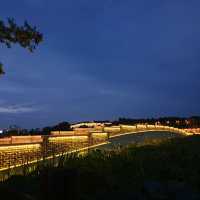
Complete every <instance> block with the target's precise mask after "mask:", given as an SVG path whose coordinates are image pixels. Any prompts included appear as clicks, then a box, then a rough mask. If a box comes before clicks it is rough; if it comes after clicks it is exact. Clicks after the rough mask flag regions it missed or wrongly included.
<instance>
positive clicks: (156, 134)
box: [98, 131, 183, 149]
mask: <svg viewBox="0 0 200 200" xmlns="http://www.w3.org/2000/svg"><path fill="white" fill-rule="evenodd" d="M175 137H183V135H182V134H179V133H174V132H169V131H144V132H140V133H135V132H134V133H132V134H131V133H128V134H124V135H120V136H118V137H113V138H110V139H109V143H108V144H104V145H102V146H99V147H98V148H99V149H111V148H114V147H115V146H118V145H122V146H123V145H128V144H136V143H141V142H144V141H145V140H146V139H147V140H148V139H169V138H175Z"/></svg>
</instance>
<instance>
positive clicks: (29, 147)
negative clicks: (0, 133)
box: [0, 144, 40, 151]
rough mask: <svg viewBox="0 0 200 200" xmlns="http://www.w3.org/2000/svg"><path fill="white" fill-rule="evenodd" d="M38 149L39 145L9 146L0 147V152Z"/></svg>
mask: <svg viewBox="0 0 200 200" xmlns="http://www.w3.org/2000/svg"><path fill="white" fill-rule="evenodd" d="M33 148H40V144H23V145H10V146H0V150H4V149H5V150H7V149H9V150H11V151H12V150H13V149H14V150H15V149H17V150H18V149H33Z"/></svg>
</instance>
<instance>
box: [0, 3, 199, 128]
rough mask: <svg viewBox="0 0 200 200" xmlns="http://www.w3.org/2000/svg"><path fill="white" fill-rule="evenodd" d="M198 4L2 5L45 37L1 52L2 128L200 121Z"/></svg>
mask: <svg viewBox="0 0 200 200" xmlns="http://www.w3.org/2000/svg"><path fill="white" fill-rule="evenodd" d="M199 10H200V1H199V0H57V1H55V0H15V1H13V0H1V6H0V18H1V19H3V20H6V18H7V17H14V18H15V19H16V22H17V23H18V24H22V23H23V21H24V20H28V22H29V23H30V24H33V25H36V26H37V27H38V29H39V30H40V31H41V32H42V33H43V34H44V42H43V43H42V44H41V45H39V46H38V48H37V49H36V51H35V52H34V53H33V54H31V53H29V52H28V51H27V50H25V49H22V48H20V47H19V46H14V47H13V48H12V49H7V48H6V47H5V46H2V45H1V46H0V61H1V62H2V63H3V64H4V66H5V68H4V69H5V71H6V74H5V75H4V76H3V77H1V78H0V94H1V97H0V127H2V128H3V127H6V126H8V125H12V124H17V125H19V126H21V127H43V126H47V125H53V124H56V123H57V122H60V121H69V122H75V121H82V120H84V121H85V120H106V119H109V120H112V119H117V118H118V117H132V118H139V117H145V118H146V117H159V116H192V115H200V11H199Z"/></svg>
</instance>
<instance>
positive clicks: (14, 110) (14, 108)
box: [0, 105, 38, 114]
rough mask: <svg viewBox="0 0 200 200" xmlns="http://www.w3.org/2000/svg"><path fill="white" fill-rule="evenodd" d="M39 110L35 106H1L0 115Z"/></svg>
mask: <svg viewBox="0 0 200 200" xmlns="http://www.w3.org/2000/svg"><path fill="white" fill-rule="evenodd" d="M37 110H38V108H36V107H34V106H33V105H9V106H6V105H5V106H0V113H7V114H20V113H27V112H35V111H37Z"/></svg>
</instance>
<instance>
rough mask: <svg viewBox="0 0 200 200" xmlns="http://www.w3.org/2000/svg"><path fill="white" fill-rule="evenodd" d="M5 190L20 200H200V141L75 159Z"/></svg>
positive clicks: (176, 141)
mask: <svg viewBox="0 0 200 200" xmlns="http://www.w3.org/2000/svg"><path fill="white" fill-rule="evenodd" d="M147 144H148V145H147ZM3 186H4V187H5V186H6V187H7V188H9V190H13V189H15V191H18V192H19V194H23V195H24V196H23V197H21V199H22V200H23V198H30V196H31V197H32V198H33V199H44V200H53V199H57V200H63V199H68V200H71V199H82V200H90V199H115V200H116V199H138V200H140V199H141V200H143V199H181V200H182V199H200V196H199V192H200V137H199V136H192V137H186V138H176V139H171V140H168V141H165V142H160V141H159V142H158V143H156V142H155V141H154V142H153V145H151V143H149V142H148V143H146V145H142V144H140V145H139V146H136V145H131V146H128V147H123V148H117V149H114V150H111V151H102V150H95V151H91V152H89V153H88V154H86V155H84V156H78V155H72V154H71V155H68V156H66V157H63V158H61V159H60V162H59V163H58V167H45V168H42V169H40V170H38V171H35V172H34V173H33V174H31V175H29V176H20V177H19V176H18V177H12V178H11V179H9V180H8V181H6V182H5V183H3ZM7 191H8V190H7ZM8 192H9V191H8ZM27 194H28V195H27ZM17 195H18V194H17V193H16V197H17ZM7 199H8V198H7ZM12 199H13V198H12ZM16 199H17V198H16Z"/></svg>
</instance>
